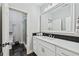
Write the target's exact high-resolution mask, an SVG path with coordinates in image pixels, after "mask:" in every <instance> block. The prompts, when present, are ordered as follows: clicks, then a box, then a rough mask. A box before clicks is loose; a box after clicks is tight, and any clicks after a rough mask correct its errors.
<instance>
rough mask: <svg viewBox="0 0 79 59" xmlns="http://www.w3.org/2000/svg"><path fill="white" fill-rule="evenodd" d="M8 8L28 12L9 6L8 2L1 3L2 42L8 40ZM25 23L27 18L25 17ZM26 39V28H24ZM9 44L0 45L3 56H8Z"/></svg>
mask: <svg viewBox="0 0 79 59" xmlns="http://www.w3.org/2000/svg"><path fill="white" fill-rule="evenodd" d="M10 8H11V9H14V10H17V11H20V12H22V13H25V14H26V15H27V16H28V13H27V12H26V11H24V10H22V9H19V8H15V7H11V6H9V4H8V3H3V4H2V44H5V43H8V42H9V9H10ZM26 24H27V18H26ZM26 28H27V25H26ZM26 40H27V30H26ZM10 46H11V45H7V46H4V47H2V52H3V56H9V49H10ZM25 47H26V48H27V45H25Z"/></svg>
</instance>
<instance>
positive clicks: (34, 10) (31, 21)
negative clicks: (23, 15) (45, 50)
mask: <svg viewBox="0 0 79 59" xmlns="http://www.w3.org/2000/svg"><path fill="white" fill-rule="evenodd" d="M9 6H10V7H13V8H16V9H20V10H23V11H25V12H27V54H29V53H30V52H32V49H33V48H32V33H34V32H39V28H40V27H39V26H40V18H39V15H40V8H39V7H38V6H35V5H33V3H32V4H25V3H18V4H17V3H16V4H9Z"/></svg>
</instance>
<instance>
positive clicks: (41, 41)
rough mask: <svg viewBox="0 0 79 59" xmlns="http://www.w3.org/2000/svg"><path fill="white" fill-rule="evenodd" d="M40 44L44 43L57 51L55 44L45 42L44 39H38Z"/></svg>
mask: <svg viewBox="0 0 79 59" xmlns="http://www.w3.org/2000/svg"><path fill="white" fill-rule="evenodd" d="M38 41H39V43H40V44H42V45H43V46H46V47H47V48H49V49H50V50H51V51H55V45H53V44H51V43H48V42H45V41H43V40H40V39H39V40H38Z"/></svg>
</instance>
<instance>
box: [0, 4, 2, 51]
mask: <svg viewBox="0 0 79 59" xmlns="http://www.w3.org/2000/svg"><path fill="white" fill-rule="evenodd" d="M0 44H2V7H1V4H0ZM1 50H2V49H1V48H0V51H1Z"/></svg>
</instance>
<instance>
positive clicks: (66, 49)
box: [33, 36, 79, 56]
mask: <svg viewBox="0 0 79 59" xmlns="http://www.w3.org/2000/svg"><path fill="white" fill-rule="evenodd" d="M47 40H48V41H47ZM55 40H56V39H55V38H54V39H53V40H52V41H51V39H46V38H45V39H44V38H40V37H38V36H36V37H33V51H34V52H35V53H36V54H37V55H38V56H79V50H78V49H77V51H78V52H77V51H76V50H74V47H72V46H75V43H73V44H72V42H69V44H67V42H68V41H63V40H61V39H58V40H56V41H55ZM57 41H58V42H57ZM62 42H64V43H63V44H61V43H62ZM71 44H72V46H71ZM68 45H69V46H68ZM78 47H79V46H76V47H75V48H78ZM72 49H73V51H72ZM74 51H76V52H74Z"/></svg>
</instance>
